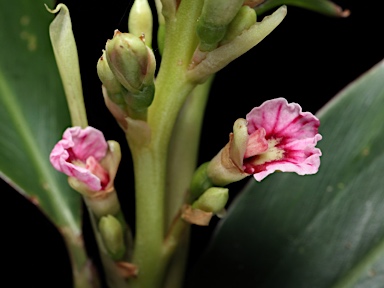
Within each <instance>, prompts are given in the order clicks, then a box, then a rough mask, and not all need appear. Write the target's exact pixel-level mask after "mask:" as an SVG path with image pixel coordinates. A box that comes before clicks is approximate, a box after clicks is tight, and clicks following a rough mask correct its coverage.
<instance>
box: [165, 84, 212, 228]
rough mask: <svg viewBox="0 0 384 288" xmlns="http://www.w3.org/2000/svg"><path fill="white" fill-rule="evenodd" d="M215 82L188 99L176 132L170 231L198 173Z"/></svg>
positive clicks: (168, 219)
mask: <svg viewBox="0 0 384 288" xmlns="http://www.w3.org/2000/svg"><path fill="white" fill-rule="evenodd" d="M212 80H213V77H210V78H209V80H208V81H206V82H205V83H204V84H201V85H198V86H196V88H195V89H194V90H193V91H192V93H191V94H190V95H189V96H188V99H187V101H186V102H185V104H184V106H183V108H182V110H181V111H180V114H179V116H178V118H177V122H176V124H175V127H174V129H173V134H172V140H171V143H170V145H169V151H170V153H169V155H168V171H167V177H168V181H167V195H166V197H167V200H168V201H167V203H166V211H167V217H166V227H169V225H170V224H171V223H172V221H173V219H174V218H175V216H176V214H177V212H178V211H179V210H180V207H181V206H182V204H183V203H184V201H185V196H186V194H187V190H188V188H189V186H190V184H191V180H192V175H193V173H194V171H195V169H196V165H197V156H198V151H199V143H200V132H201V128H202V124H203V117H204V111H205V106H206V103H207V99H208V95H209V90H210V88H211V84H212ZM180 163H182V165H180Z"/></svg>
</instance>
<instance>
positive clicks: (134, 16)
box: [128, 0, 153, 47]
mask: <svg viewBox="0 0 384 288" xmlns="http://www.w3.org/2000/svg"><path fill="white" fill-rule="evenodd" d="M152 27H153V17H152V11H151V7H150V6H149V4H148V1H147V0H135V2H134V3H133V5H132V8H131V11H130V13H129V18H128V29H129V32H130V33H132V34H133V35H135V36H137V37H141V36H142V35H144V39H145V44H146V45H147V46H149V47H151V44H152Z"/></svg>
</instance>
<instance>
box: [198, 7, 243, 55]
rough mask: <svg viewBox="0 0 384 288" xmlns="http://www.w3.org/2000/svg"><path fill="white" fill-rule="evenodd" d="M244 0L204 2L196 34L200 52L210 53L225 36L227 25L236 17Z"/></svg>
mask: <svg viewBox="0 0 384 288" xmlns="http://www.w3.org/2000/svg"><path fill="white" fill-rule="evenodd" d="M243 2H244V0H206V1H204V6H203V10H202V13H201V16H200V18H199V20H198V23H197V27H196V32H197V35H198V37H199V39H200V50H201V51H212V50H213V49H215V48H216V46H217V44H218V43H219V42H220V40H221V39H223V37H224V36H225V33H226V29H227V26H228V24H229V23H230V22H231V21H232V19H233V18H234V17H235V16H236V14H237V12H238V11H239V9H240V8H241V6H242V5H243Z"/></svg>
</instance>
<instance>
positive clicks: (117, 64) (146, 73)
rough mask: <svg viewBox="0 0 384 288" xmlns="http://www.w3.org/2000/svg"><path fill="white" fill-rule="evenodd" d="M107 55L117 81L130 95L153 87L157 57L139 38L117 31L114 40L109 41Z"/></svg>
mask: <svg viewBox="0 0 384 288" xmlns="http://www.w3.org/2000/svg"><path fill="white" fill-rule="evenodd" d="M106 55H107V60H108V64H109V67H110V69H111V70H112V72H113V74H114V75H115V77H116V79H117V80H118V81H119V82H120V83H121V84H122V85H123V86H124V87H125V88H126V89H127V90H128V91H129V92H130V93H133V94H137V93H139V92H140V91H141V90H142V89H143V87H144V86H147V85H153V83H154V74H155V68H156V60H155V56H154V55H153V52H152V50H151V49H150V48H148V47H147V46H146V45H145V43H144V42H143V40H142V39H140V38H139V37H137V36H135V35H133V34H130V33H121V32H119V31H117V30H116V31H115V35H114V36H113V39H112V40H108V41H107V44H106Z"/></svg>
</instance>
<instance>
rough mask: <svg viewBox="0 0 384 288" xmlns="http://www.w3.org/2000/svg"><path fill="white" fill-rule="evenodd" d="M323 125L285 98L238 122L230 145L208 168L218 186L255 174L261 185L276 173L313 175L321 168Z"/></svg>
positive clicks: (270, 102)
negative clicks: (318, 142)
mask: <svg viewBox="0 0 384 288" xmlns="http://www.w3.org/2000/svg"><path fill="white" fill-rule="evenodd" d="M319 125H320V121H319V120H318V119H317V118H316V117H315V116H314V115H313V114H311V113H309V112H302V110H301V107H300V105H298V104H296V103H291V104H288V102H287V100H285V99H284V98H277V99H273V100H268V101H266V102H264V103H263V104H262V105H261V106H260V107H256V108H253V110H252V111H251V112H250V113H248V115H247V117H246V120H245V119H237V120H236V122H235V124H234V126H233V133H231V134H230V137H229V138H230V139H229V143H228V144H227V145H226V146H225V147H224V148H223V149H222V150H221V151H220V152H219V154H217V155H216V156H215V157H214V158H213V159H212V161H211V162H210V164H209V166H208V170H207V173H208V177H209V178H210V179H211V180H212V182H213V183H214V184H216V185H222V186H224V185H227V184H229V183H231V182H235V181H239V180H241V179H243V178H244V177H246V176H248V175H250V174H253V176H254V177H255V179H256V180H257V181H261V180H262V179H264V178H265V177H266V176H268V175H269V174H271V173H273V172H274V171H277V170H278V171H283V172H296V173H297V174H299V175H305V174H314V173H316V172H317V171H318V169H319V166H320V156H321V151H320V149H318V148H315V146H316V144H317V141H320V140H321V135H320V134H318V127H319Z"/></svg>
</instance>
